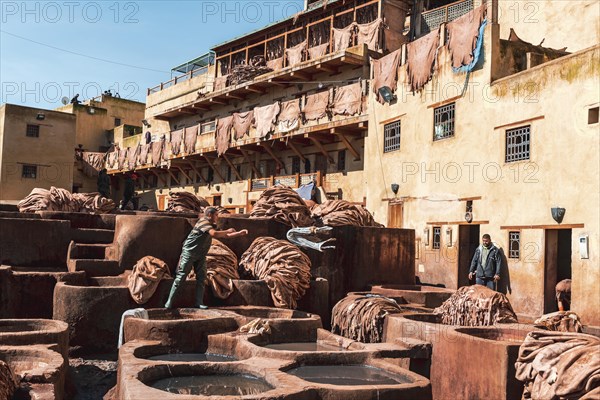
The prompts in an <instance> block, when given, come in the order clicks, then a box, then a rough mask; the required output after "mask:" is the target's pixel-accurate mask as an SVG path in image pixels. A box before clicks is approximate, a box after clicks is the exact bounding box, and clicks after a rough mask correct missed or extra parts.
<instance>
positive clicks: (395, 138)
mask: <svg viewBox="0 0 600 400" xmlns="http://www.w3.org/2000/svg"><path fill="white" fill-rule="evenodd" d="M399 149H400V121H396V122H392V123H389V124H386V125H385V127H384V128H383V152H384V153H389V152H390V151H394V150H399Z"/></svg>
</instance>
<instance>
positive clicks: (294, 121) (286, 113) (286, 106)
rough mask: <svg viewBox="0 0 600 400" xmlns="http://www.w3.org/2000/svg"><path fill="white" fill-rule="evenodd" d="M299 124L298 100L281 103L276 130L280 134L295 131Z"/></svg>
mask: <svg viewBox="0 0 600 400" xmlns="http://www.w3.org/2000/svg"><path fill="white" fill-rule="evenodd" d="M299 122H300V100H298V99H295V100H290V101H286V102H283V103H281V112H280V113H279V124H278V130H279V132H281V133H285V132H290V131H293V130H294V129H297V128H298V126H299Z"/></svg>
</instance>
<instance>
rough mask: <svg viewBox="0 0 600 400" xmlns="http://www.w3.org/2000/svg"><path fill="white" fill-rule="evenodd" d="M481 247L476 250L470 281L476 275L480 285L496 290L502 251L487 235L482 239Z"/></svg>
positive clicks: (470, 271) (470, 270) (470, 269)
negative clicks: (495, 283) (495, 285)
mask: <svg viewBox="0 0 600 400" xmlns="http://www.w3.org/2000/svg"><path fill="white" fill-rule="evenodd" d="M481 242H482V244H481V246H479V247H477V250H475V255H474V256H473V260H472V261H471V267H470V268H469V280H472V279H473V275H475V278H476V280H475V282H476V283H477V284H478V285H483V286H487V287H488V288H490V289H494V282H497V281H499V280H500V268H501V267H502V257H501V256H500V249H499V248H498V247H496V246H495V245H494V244H493V243H492V238H491V237H490V235H488V234H487V233H486V234H485V235H483V236H482V238H481Z"/></svg>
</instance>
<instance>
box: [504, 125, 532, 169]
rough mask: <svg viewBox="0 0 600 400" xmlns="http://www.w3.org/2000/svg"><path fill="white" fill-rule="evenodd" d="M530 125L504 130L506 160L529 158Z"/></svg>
mask: <svg viewBox="0 0 600 400" xmlns="http://www.w3.org/2000/svg"><path fill="white" fill-rule="evenodd" d="M530 129H531V126H530V125H527V126H522V127H519V128H515V129H508V130H507V131H506V162H513V161H519V160H529V139H530V133H531V132H530Z"/></svg>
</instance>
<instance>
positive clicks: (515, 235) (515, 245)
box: [508, 232, 521, 258]
mask: <svg viewBox="0 0 600 400" xmlns="http://www.w3.org/2000/svg"><path fill="white" fill-rule="evenodd" d="M520 256H521V232H508V258H519V257H520Z"/></svg>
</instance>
